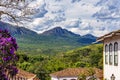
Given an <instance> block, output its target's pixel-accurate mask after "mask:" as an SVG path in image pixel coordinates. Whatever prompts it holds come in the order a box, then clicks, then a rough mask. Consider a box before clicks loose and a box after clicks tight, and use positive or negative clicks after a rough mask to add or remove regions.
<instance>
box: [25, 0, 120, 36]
mask: <svg viewBox="0 0 120 80" xmlns="http://www.w3.org/2000/svg"><path fill="white" fill-rule="evenodd" d="M119 4H120V1H119V0H35V1H34V2H33V3H31V5H30V6H33V7H34V6H35V5H39V10H40V11H39V12H38V13H37V14H36V15H34V17H33V18H34V19H33V21H32V22H30V23H26V25H27V28H29V29H31V30H34V31H36V32H37V33H42V32H44V31H46V30H49V29H52V28H54V27H58V26H59V27H62V28H64V29H67V30H69V31H72V32H74V33H76V34H80V35H85V34H93V35H95V36H98V37H99V36H102V35H104V34H106V33H109V32H111V31H114V30H118V29H120V5H119Z"/></svg>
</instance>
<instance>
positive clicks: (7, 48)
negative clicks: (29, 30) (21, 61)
mask: <svg viewBox="0 0 120 80" xmlns="http://www.w3.org/2000/svg"><path fill="white" fill-rule="evenodd" d="M17 48H18V46H17V43H16V40H15V39H14V38H13V37H12V36H11V35H10V34H9V33H8V31H7V30H4V31H2V30H0V79H1V80H8V77H7V75H10V76H14V75H15V74H16V73H17V72H18V70H17V68H16V66H15V61H16V60H18V58H17V56H16V54H15V51H16V50H17Z"/></svg>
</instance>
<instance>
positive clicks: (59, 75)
mask: <svg viewBox="0 0 120 80" xmlns="http://www.w3.org/2000/svg"><path fill="white" fill-rule="evenodd" d="M93 70H94V71H95V74H94V76H95V77H96V78H97V80H102V78H103V75H102V74H103V73H102V70H100V69H97V68H94V69H93ZM81 74H85V75H87V76H88V77H86V79H87V78H90V76H89V74H88V68H68V69H64V70H61V71H58V72H55V73H52V74H50V76H51V80H78V78H79V76H80V75H81Z"/></svg>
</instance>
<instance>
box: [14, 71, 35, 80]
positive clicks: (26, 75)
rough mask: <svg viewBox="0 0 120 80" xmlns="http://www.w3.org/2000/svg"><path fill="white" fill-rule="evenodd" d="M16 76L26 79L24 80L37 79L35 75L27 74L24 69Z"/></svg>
mask: <svg viewBox="0 0 120 80" xmlns="http://www.w3.org/2000/svg"><path fill="white" fill-rule="evenodd" d="M16 76H19V77H24V78H27V79H29V78H34V77H36V75H35V74H33V73H30V72H27V71H24V70H22V69H19V70H18V74H17V75H16Z"/></svg>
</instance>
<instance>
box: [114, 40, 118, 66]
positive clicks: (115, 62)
mask: <svg viewBox="0 0 120 80" xmlns="http://www.w3.org/2000/svg"><path fill="white" fill-rule="evenodd" d="M116 46H117V47H116ZM116 58H117V61H116ZM114 65H115V66H117V65H118V43H117V42H115V43H114Z"/></svg>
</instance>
